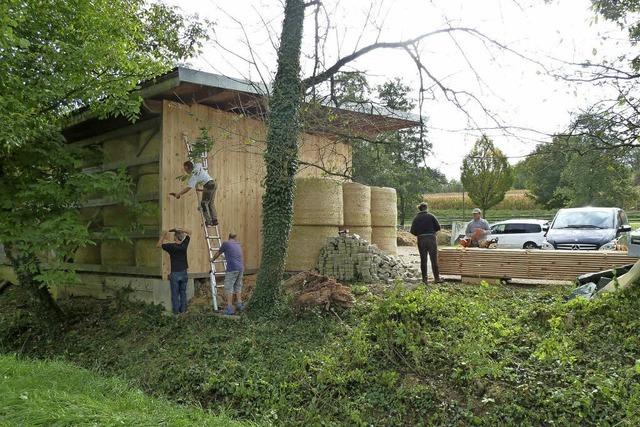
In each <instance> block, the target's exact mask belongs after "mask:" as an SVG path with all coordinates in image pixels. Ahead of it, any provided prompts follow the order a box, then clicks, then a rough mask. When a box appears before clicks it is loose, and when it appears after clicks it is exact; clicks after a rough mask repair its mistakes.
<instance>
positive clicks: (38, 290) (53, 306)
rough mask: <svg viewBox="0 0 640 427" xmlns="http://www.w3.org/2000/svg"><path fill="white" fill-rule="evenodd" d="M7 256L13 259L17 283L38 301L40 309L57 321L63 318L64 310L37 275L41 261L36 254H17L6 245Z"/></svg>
mask: <svg viewBox="0 0 640 427" xmlns="http://www.w3.org/2000/svg"><path fill="white" fill-rule="evenodd" d="M5 249H6V250H7V257H8V258H9V260H10V261H11V265H12V266H13V269H14V271H15V272H16V276H18V282H19V283H17V285H19V286H20V287H22V288H23V289H24V290H26V291H27V292H28V293H29V294H30V295H31V296H32V297H33V298H34V300H36V301H37V303H38V307H39V309H40V311H41V312H42V313H43V314H44V315H45V316H47V317H49V318H51V319H54V320H56V321H59V320H62V314H63V313H62V310H61V309H60V307H59V306H58V304H57V303H56V302H55V300H54V299H53V296H51V293H50V292H49V289H48V288H47V287H46V286H44V285H42V284H41V283H40V282H38V281H37V280H36V279H35V277H36V276H38V275H39V274H40V262H39V260H38V257H37V256H36V255H35V254H20V255H15V254H14V253H13V251H12V250H11V248H9V247H5Z"/></svg>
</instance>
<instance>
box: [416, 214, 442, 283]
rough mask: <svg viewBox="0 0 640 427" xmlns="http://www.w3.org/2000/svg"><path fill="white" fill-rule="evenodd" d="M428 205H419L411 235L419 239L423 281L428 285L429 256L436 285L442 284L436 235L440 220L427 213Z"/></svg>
mask: <svg viewBox="0 0 640 427" xmlns="http://www.w3.org/2000/svg"><path fill="white" fill-rule="evenodd" d="M427 209H428V206H427V204H426V203H424V202H423V203H420V204H419V205H418V214H417V215H416V217H415V218H414V219H413V223H412V224H411V234H413V235H414V236H416V237H418V252H420V270H422V281H423V282H424V283H425V284H426V283H427V281H428V278H427V254H428V255H429V258H431V269H432V270H433V278H434V280H435V282H436V283H440V282H441V280H440V272H439V270H438V242H437V240H436V233H437V232H438V231H440V223H439V222H438V218H436V217H435V216H433V215H432V214H431V213H429V212H428V211H427Z"/></svg>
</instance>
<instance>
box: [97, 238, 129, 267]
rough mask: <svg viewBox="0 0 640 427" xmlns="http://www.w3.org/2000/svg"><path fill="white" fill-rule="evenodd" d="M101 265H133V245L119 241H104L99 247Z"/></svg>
mask: <svg viewBox="0 0 640 427" xmlns="http://www.w3.org/2000/svg"><path fill="white" fill-rule="evenodd" d="M100 259H101V261H102V262H101V264H102V265H109V266H111V265H120V266H133V265H135V248H134V244H133V243H129V242H121V241H119V240H104V241H103V242H102V245H100Z"/></svg>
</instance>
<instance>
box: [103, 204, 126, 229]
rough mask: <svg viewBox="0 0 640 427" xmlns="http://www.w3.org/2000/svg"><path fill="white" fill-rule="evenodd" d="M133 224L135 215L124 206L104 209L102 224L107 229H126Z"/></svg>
mask: <svg viewBox="0 0 640 427" xmlns="http://www.w3.org/2000/svg"><path fill="white" fill-rule="evenodd" d="M132 222H133V214H132V213H131V212H130V211H129V209H127V207H126V206H124V205H110V206H105V207H103V208H102V223H103V225H104V226H105V227H124V226H128V225H130V224H131V223H132Z"/></svg>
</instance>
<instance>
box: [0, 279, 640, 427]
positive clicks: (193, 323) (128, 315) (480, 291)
mask: <svg viewBox="0 0 640 427" xmlns="http://www.w3.org/2000/svg"><path fill="white" fill-rule="evenodd" d="M566 293H567V291H566V289H564V288H542V289H535V288H517V287H508V286H499V285H489V284H486V283H485V284H484V285H482V286H468V285H443V286H441V287H436V288H428V289H427V288H424V287H419V288H417V289H414V290H411V291H407V290H403V289H400V288H399V289H396V290H393V291H391V292H389V293H387V294H385V295H384V297H377V296H374V295H372V294H371V292H370V291H369V290H367V289H361V287H360V288H358V292H357V294H358V295H359V297H358V304H357V305H356V307H355V308H354V309H353V310H352V311H351V312H347V313H341V314H340V317H341V319H338V318H337V317H335V316H334V317H326V316H320V315H318V314H315V313H314V312H311V313H307V314H305V315H304V316H303V317H296V316H294V315H293V314H292V313H286V312H285V313H283V314H281V316H280V317H279V318H276V319H271V320H266V321H262V322H254V321H252V320H249V319H242V320H241V321H238V322H234V321H228V320H225V319H219V318H214V317H211V316H209V315H208V314H206V313H198V312H191V313H189V314H188V315H187V316H182V317H178V318H174V317H169V316H161V315H160V313H159V311H158V309H156V308H152V307H145V306H141V305H131V306H129V307H126V308H125V309H124V310H123V311H117V310H115V308H114V307H113V306H110V305H107V304H104V303H98V302H95V301H85V300H83V301H81V302H80V303H75V304H71V305H68V306H66V308H67V310H68V312H69V313H70V318H69V322H68V325H66V332H65V333H64V334H62V333H58V336H57V339H37V338H35V337H37V336H39V332H37V327H36V326H33V325H32V326H31V329H30V331H31V332H30V333H29V334H28V336H29V337H30V338H29V339H28V340H26V341H25V337H26V336H27V333H26V332H24V331H25V329H24V327H25V325H24V324H23V329H22V332H19V333H18V335H13V336H11V337H7V336H4V337H0V349H3V350H4V351H7V350H20V349H21V350H22V351H23V352H24V353H27V354H31V355H34V356H52V355H55V356H59V355H62V356H64V357H66V358H68V359H70V360H72V361H74V362H76V363H78V364H80V365H82V366H86V367H89V368H92V369H95V370H98V371H101V372H104V373H109V374H117V375H119V376H122V377H125V378H127V379H130V380H132V381H134V382H135V383H136V384H137V385H138V386H139V387H141V388H143V389H144V390H146V391H148V392H151V393H154V394H157V395H160V396H166V397H169V398H171V399H172V400H174V401H176V402H180V403H189V402H195V403H199V404H201V405H203V406H204V407H206V408H210V409H212V410H214V411H219V410H225V411H228V413H229V414H230V415H231V416H232V417H235V418H240V419H251V420H257V421H261V422H272V423H276V424H310V425H318V424H324V425H336V424H340V425H344V424H354V425H365V424H384V425H412V424H427V425H434V424H435V425H443V424H446V425H470V424H476V425H550V424H554V425H596V424H598V425H611V424H615V423H619V422H622V424H621V425H625V424H624V423H625V422H626V423H627V425H637V424H638V423H639V422H640V405H639V403H640V381H639V380H640V362H639V360H640V320H638V315H637V313H638V312H640V298H639V297H640V290H639V289H638V287H636V288H632V289H629V290H628V291H625V292H621V293H617V294H612V295H608V296H606V297H605V298H601V299H599V300H596V301H592V302H587V301H584V300H577V301H574V302H571V303H565V302H564V300H563V296H564V295H565V294H566ZM3 298H4V297H3ZM6 306H7V301H6V299H0V308H2V310H0V325H1V324H4V322H5V319H6V318H5V317H3V316H5V315H6V313H8V312H9V311H10V310H6V309H4V308H5V307H6ZM12 310H13V311H16V309H15V308H13V309H12ZM17 311H20V310H19V309H18V310H17ZM6 331H8V330H7V329H0V333H5V332H6ZM13 331H16V329H14V330H13Z"/></svg>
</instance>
